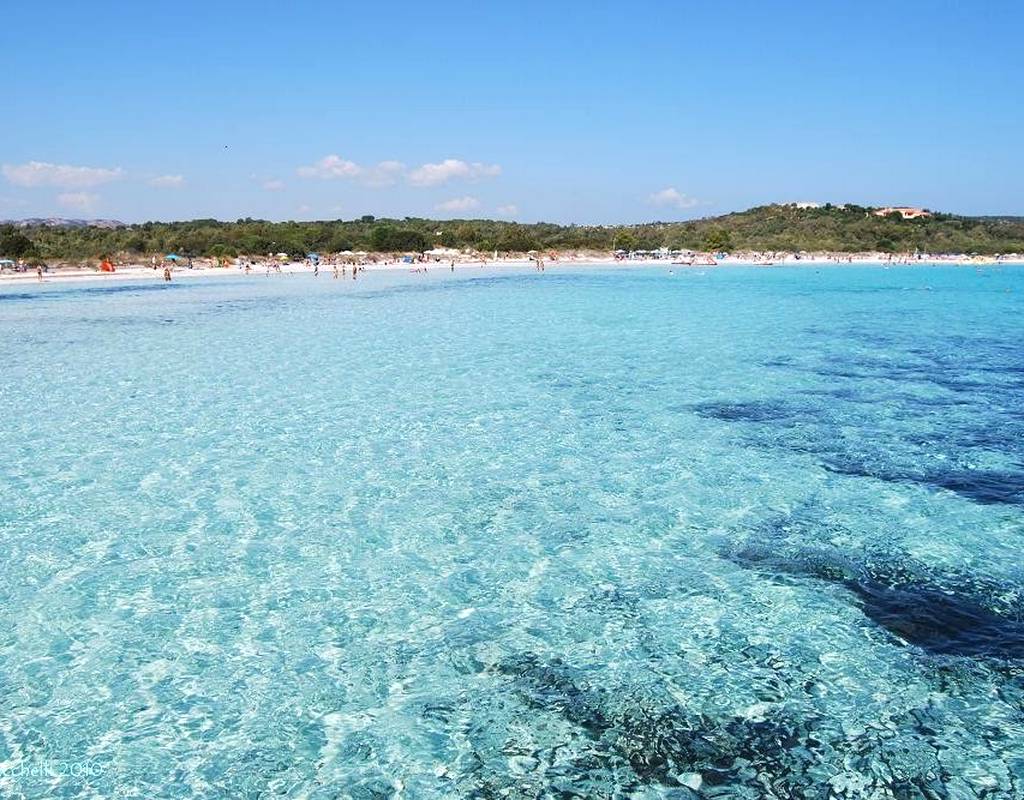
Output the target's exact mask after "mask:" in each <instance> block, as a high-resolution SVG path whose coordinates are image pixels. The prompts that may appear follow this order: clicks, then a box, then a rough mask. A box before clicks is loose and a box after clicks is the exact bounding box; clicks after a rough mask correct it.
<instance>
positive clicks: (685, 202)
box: [647, 186, 700, 208]
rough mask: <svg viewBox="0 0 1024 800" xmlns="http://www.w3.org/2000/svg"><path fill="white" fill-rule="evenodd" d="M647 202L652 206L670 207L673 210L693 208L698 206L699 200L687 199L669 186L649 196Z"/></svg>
mask: <svg viewBox="0 0 1024 800" xmlns="http://www.w3.org/2000/svg"><path fill="white" fill-rule="evenodd" d="M647 202H649V203H650V204H651V205H654V206H672V207H674V208H693V207H694V206H696V205H699V204H700V200H697V199H696V198H695V197H688V196H687V195H685V194H683V193H682V192H680V191H679V190H678V189H675V188H674V187H671V186H670V187H669V188H667V189H662V190H661V191H660V192H655V193H654V194H652V195H649V196H648V198H647Z"/></svg>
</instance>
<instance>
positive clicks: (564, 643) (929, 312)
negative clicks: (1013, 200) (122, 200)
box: [0, 267, 1024, 798]
mask: <svg viewBox="0 0 1024 800" xmlns="http://www.w3.org/2000/svg"><path fill="white" fill-rule="evenodd" d="M1022 312H1024V269H1021V268H1016V269H1015V268H1002V269H986V270H980V271H976V270H974V269H970V268H921V267H916V268H893V269H882V268H880V267H872V268H849V267H833V268H822V269H815V268H811V267H804V268H794V269H789V268H770V269H764V268H762V269H743V268H719V269H708V270H705V271H701V270H682V271H678V272H677V273H676V274H674V275H671V274H669V273H668V270H667V269H664V268H652V269H643V270H629V271H625V272H616V271H614V270H611V269H597V268H594V269H576V270H568V269H560V268H557V267H556V268H552V269H549V270H548V271H547V272H546V273H543V274H537V273H535V272H533V271H522V272H517V271H515V270H506V271H503V272H501V273H487V272H484V271H483V270H481V271H479V272H476V271H462V272H459V273H458V274H455V275H452V274H450V273H448V272H446V271H440V270H439V271H436V272H431V273H430V274H428V275H426V276H424V275H410V274H406V273H393V274H365V273H364V275H363V276H361V277H360V278H359V280H358V281H352V280H351V279H346V280H338V281H333V280H331V279H330V278H329V276H325V275H321V276H320V277H319V278H313V277H312V276H309V275H305V276H274V277H271V278H265V277H263V276H258V277H256V276H254V277H251V278H241V277H235V278H229V279H197V280H194V281H191V282H187V281H177V282H174V283H172V284H170V285H168V286H164V285H162V284H157V283H153V284H148V283H147V284H140V283H123V284H96V283H93V284H88V285H85V284H76V285H73V286H64V285H42V286H36V285H24V286H15V287H10V286H8V287H2V288H0V364H2V368H3V372H2V376H3V377H2V382H0V402H2V405H3V417H2V418H0V420H2V421H0V796H3V797H61V798H63V797H90V798H107V797H144V798H156V797H160V798H186V797H202V798H269V797H285V798H300V797H301V798H349V797H351V798H384V797H401V798H434V797H438V798H440V797H476V798H499V797H500V798H532V797H559V798H569V797H595V798H601V797H608V798H611V797H637V798H654V797H673V798H687V797H689V798H693V797H728V798H734V797H735V798H759V797H773V798H789V797H794V798H804V797H806V798H826V797H857V798H859V797H865V798H867V797H870V798H885V797H899V798H917V797H928V798H935V797H942V798H944V797H949V798H972V797H979V798H981V797H984V798H1021V797H1024V588H1022V587H1024V562H1022V561H1021V558H1020V553H1021V549H1022V546H1024V336H1022V333H1024V322H1022V320H1024V317H1022Z"/></svg>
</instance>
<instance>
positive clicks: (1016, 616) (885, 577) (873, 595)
mask: <svg viewBox="0 0 1024 800" xmlns="http://www.w3.org/2000/svg"><path fill="white" fill-rule="evenodd" d="M724 556H725V557H726V558H727V559H728V560H729V561H732V562H733V563H734V564H737V565H739V566H741V567H743V568H745V569H754V570H757V571H759V572H763V573H767V574H774V575H787V576H796V577H799V578H808V579H813V580H819V581H824V582H826V583H830V584H834V585H840V586H842V587H844V588H845V589H847V590H848V591H849V592H851V593H852V594H853V595H855V597H856V598H857V603H858V606H859V607H860V609H861V610H862V611H863V612H864V615H865V616H866V617H867V618H868V619H870V620H871V621H872V622H874V623H875V624H876V625H878V626H879V627H881V628H883V629H884V630H886V631H888V632H889V633H891V634H893V635H894V636H896V637H897V638H898V639H900V640H901V641H904V642H907V643H909V644H912V645H915V646H917V647H919V648H921V649H922V650H924V651H926V652H928V653H931V654H933V655H944V656H963V657H968V658H975V659H991V660H994V661H1000V662H1005V661H1011V662H1017V663H1024V614H1022V613H1021V609H1020V608H1016V607H1013V606H1011V607H1009V608H1005V609H998V610H997V609H996V608H994V607H993V606H994V605H995V604H994V603H992V602H991V600H990V598H991V597H992V596H993V595H995V594H998V587H992V586H991V585H990V584H987V583H984V582H976V581H972V579H971V578H970V577H969V576H965V575H962V574H945V575H941V576H936V575H934V574H932V573H930V572H929V571H928V570H926V569H924V568H922V567H920V566H919V565H914V564H912V563H909V562H907V563H903V564H899V563H893V562H885V561H880V562H873V563H860V562H857V561H855V560H852V559H849V558H846V557H844V556H842V555H839V554H835V553H831V552H828V551H824V550H820V549H800V548H798V549H797V550H796V552H787V549H786V548H780V547H778V546H777V543H772V542H768V543H767V544H763V545H756V546H754V545H748V546H745V547H742V548H739V549H736V550H733V551H730V552H727V553H725V554H724ZM1006 588H1007V587H1003V589H1004V592H1003V594H1007V593H1009V592H1007V591H1006ZM986 590H987V591H986ZM986 595H987V596H986Z"/></svg>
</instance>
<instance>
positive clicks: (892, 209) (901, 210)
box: [874, 206, 932, 219]
mask: <svg viewBox="0 0 1024 800" xmlns="http://www.w3.org/2000/svg"><path fill="white" fill-rule="evenodd" d="M874 213H875V216H876V217H887V216H889V215H890V214H899V215H900V216H901V217H903V219H919V218H920V217H930V216H931V215H932V212H931V211H926V210H925V209H923V208H913V207H911V206H886V207H885V208H876V209H875V212H874Z"/></svg>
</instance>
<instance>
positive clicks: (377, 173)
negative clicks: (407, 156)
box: [297, 154, 405, 186]
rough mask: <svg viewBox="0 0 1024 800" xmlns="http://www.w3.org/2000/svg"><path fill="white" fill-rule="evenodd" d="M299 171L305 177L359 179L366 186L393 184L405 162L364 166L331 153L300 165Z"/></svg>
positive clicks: (382, 162)
mask: <svg viewBox="0 0 1024 800" xmlns="http://www.w3.org/2000/svg"><path fill="white" fill-rule="evenodd" d="M297 172H298V174H299V175H300V176H301V177H303V178H320V179H321V180H338V179H349V180H358V181H360V182H361V183H363V184H365V185H366V186H393V185H394V184H396V183H397V182H398V180H399V178H401V177H402V175H403V174H404V173H405V164H403V163H402V162H401V161H390V160H389V161H380V162H378V163H377V164H374V165H372V166H366V167H364V166H362V165H361V164H357V163H356V162H355V161H349V160H348V159H347V158H342V157H341V156H338V155H334V154H331V155H329V156H324V157H323V158H321V159H320V160H319V161H317V162H316V163H315V164H311V165H309V166H307V167H299V168H298V170H297Z"/></svg>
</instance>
